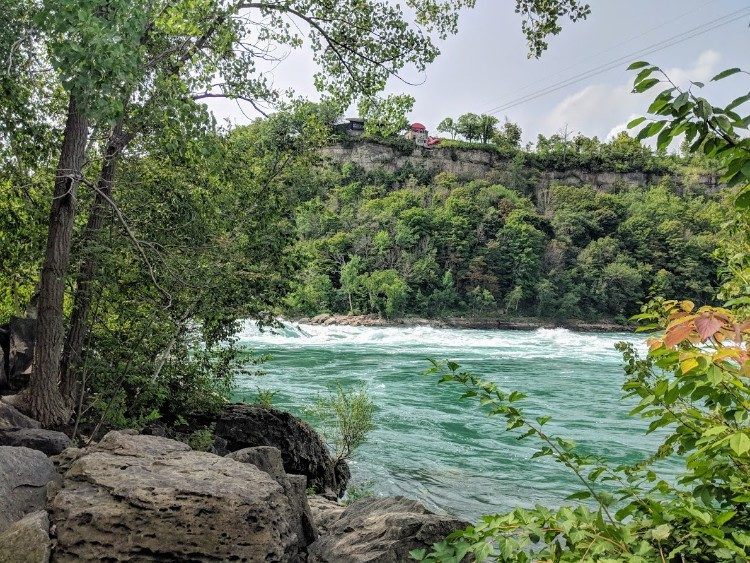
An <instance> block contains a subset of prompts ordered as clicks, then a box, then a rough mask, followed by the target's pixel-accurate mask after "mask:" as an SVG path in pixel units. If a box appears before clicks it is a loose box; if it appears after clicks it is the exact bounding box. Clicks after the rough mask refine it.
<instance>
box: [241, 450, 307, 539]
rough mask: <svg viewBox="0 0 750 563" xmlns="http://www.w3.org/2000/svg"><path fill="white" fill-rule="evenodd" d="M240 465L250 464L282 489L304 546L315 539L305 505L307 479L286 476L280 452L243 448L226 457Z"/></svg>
mask: <svg viewBox="0 0 750 563" xmlns="http://www.w3.org/2000/svg"><path fill="white" fill-rule="evenodd" d="M227 457H228V458H230V459H234V460H235V461H239V462H241V463H250V464H252V465H254V466H255V467H257V468H258V469H260V470H261V471H264V472H266V473H268V474H269V475H270V476H271V477H273V479H274V480H275V481H276V482H277V483H278V484H279V485H281V487H282V488H283V489H284V494H285V495H286V497H287V498H288V499H289V504H290V506H291V507H292V511H293V513H294V515H295V524H296V525H295V530H296V532H297V535H298V536H299V537H301V538H304V541H305V545H308V544H311V543H312V542H314V541H315V540H316V539H317V534H316V532H315V526H314V525H313V521H312V514H311V513H310V506H309V505H308V504H307V477H305V476H304V475H287V474H286V472H285V471H284V465H283V462H282V460H281V452H280V451H279V450H278V449H277V448H274V447H272V446H259V447H257V448H245V449H243V450H239V451H236V452H232V453H230V454H229V455H227Z"/></svg>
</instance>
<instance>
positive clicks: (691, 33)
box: [484, 7, 750, 114]
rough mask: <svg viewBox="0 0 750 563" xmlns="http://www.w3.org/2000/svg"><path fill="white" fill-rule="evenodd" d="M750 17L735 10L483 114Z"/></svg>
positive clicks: (747, 10) (747, 12) (747, 11)
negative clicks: (738, 19) (741, 18)
mask: <svg viewBox="0 0 750 563" xmlns="http://www.w3.org/2000/svg"><path fill="white" fill-rule="evenodd" d="M746 15H750V7H746V8H742V9H740V10H736V11H734V12H731V13H729V14H726V15H724V16H722V17H720V18H717V19H715V20H712V21H710V22H707V23H705V24H701V25H699V26H696V27H694V28H692V29H689V30H688V31H686V32H683V33H680V34H679V35H674V36H672V37H670V38H668V39H665V40H663V41H659V42H657V43H654V44H652V45H649V46H648V47H644V48H643V49H640V50H638V51H634V52H632V53H628V54H627V55H624V56H622V57H618V58H617V59H614V60H611V61H609V62H608V63H604V64H602V65H599V66H597V67H594V68H592V69H589V70H587V71H584V72H582V73H579V74H576V75H574V76H571V77H569V78H566V79H565V80H563V81H561V82H558V83H557V84H553V85H550V86H547V87H545V88H542V89H540V90H537V91H535V92H531V93H530V94H527V95H524V96H521V97H519V98H516V99H514V100H510V101H508V102H506V103H504V104H501V105H499V106H496V107H494V108H492V109H490V110H488V111H486V112H484V113H487V114H497V113H501V112H503V111H506V110H508V109H510V108H513V107H516V106H518V105H521V104H524V103H526V102H529V101H531V100H535V99H537V98H540V97H542V96H546V95H547V94H551V93H553V92H556V91H558V90H561V89H562V88H565V87H567V86H571V85H573V84H577V83H578V82H581V81H583V80H586V79H588V78H591V77H594V76H597V75H599V74H602V73H604V72H607V71H609V70H612V69H614V68H617V67H618V66H619V65H621V64H623V63H624V62H627V61H632V60H633V58H634V57H642V56H645V55H650V54H653V53H656V52H658V51H662V50H664V49H667V48H669V47H672V46H674V45H677V44H679V43H683V42H685V41H687V40H688V39H692V38H693V37H697V36H699V35H703V34H704V33H708V32H709V31H713V30H714V29H718V28H720V27H723V26H725V25H727V24H729V23H732V22H734V21H736V19H737V18H740V17H743V16H746Z"/></svg>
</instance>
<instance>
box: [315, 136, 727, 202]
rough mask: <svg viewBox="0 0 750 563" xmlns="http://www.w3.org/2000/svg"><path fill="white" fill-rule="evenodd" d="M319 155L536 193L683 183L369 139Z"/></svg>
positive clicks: (701, 184) (711, 178) (707, 183)
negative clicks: (561, 187)
mask: <svg viewBox="0 0 750 563" xmlns="http://www.w3.org/2000/svg"><path fill="white" fill-rule="evenodd" d="M321 154H322V156H323V157H324V158H325V159H327V160H329V161H330V162H332V163H335V164H344V163H347V162H351V163H353V164H356V165H358V166H360V167H362V168H363V169H364V170H365V171H367V172H373V171H377V170H383V171H386V172H396V171H398V170H401V169H403V168H406V167H410V168H413V169H415V170H419V169H422V170H426V171H428V172H430V173H433V174H436V173H439V172H449V173H451V174H455V175H456V176H457V177H459V178H461V179H465V180H474V179H480V178H486V179H490V180H494V181H499V182H502V183H509V182H508V181H507V180H508V178H509V177H510V176H513V175H514V176H519V175H520V176H522V177H523V178H524V181H526V182H528V183H530V184H531V185H533V186H534V188H535V189H537V190H538V189H540V188H544V187H547V186H549V185H550V184H551V183H558V184H566V185H591V186H594V187H595V188H597V189H599V190H602V191H613V190H616V189H618V188H621V187H628V186H645V185H649V184H653V183H657V182H659V181H660V180H661V179H662V178H664V177H665V176H672V177H673V179H674V181H675V184H676V185H677V187H678V188H680V187H683V186H684V183H685V179H684V178H683V177H682V175H680V174H675V173H670V172H664V173H654V172H645V171H629V172H617V171H597V172H592V171H587V170H580V169H574V168H571V169H566V170H540V169H537V168H535V167H528V166H523V165H519V164H518V163H517V162H515V161H514V160H513V159H511V158H508V157H505V156H503V155H501V154H499V153H497V152H493V151H489V150H481V149H469V148H458V147H434V148H429V149H428V148H423V147H418V146H414V147H413V148H411V147H408V146H406V145H405V146H395V145H390V144H381V143H377V142H374V141H369V140H347V141H345V142H342V143H337V144H334V145H331V146H328V147H325V148H324V149H322V150H321ZM691 183H692V184H693V185H695V186H697V187H698V188H699V189H701V190H702V191H707V192H709V193H710V192H714V191H716V190H717V189H718V187H719V184H718V179H717V177H716V175H715V174H708V173H706V174H699V175H698V176H697V177H696V178H693V179H692V182H691Z"/></svg>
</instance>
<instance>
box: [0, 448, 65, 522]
mask: <svg viewBox="0 0 750 563" xmlns="http://www.w3.org/2000/svg"><path fill="white" fill-rule="evenodd" d="M59 478H60V477H59V475H58V474H57V472H56V471H55V466H54V465H53V464H52V461H50V460H49V458H47V456H45V455H44V454H43V453H42V452H40V451H37V450H32V449H29V448H14V447H9V446H0V532H1V531H3V530H5V529H6V528H7V527H8V526H9V525H10V524H11V523H13V522H15V521H16V520H20V519H21V518H23V517H24V516H25V515H26V514H29V513H31V512H35V511H38V510H41V509H43V508H44V505H45V502H46V497H47V493H46V486H47V484H48V483H50V482H54V481H57V480H59Z"/></svg>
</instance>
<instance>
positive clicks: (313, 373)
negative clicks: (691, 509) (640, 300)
mask: <svg viewBox="0 0 750 563" xmlns="http://www.w3.org/2000/svg"><path fill="white" fill-rule="evenodd" d="M621 340H628V341H631V342H633V343H635V345H636V347H637V348H638V349H641V350H642V349H643V348H644V339H643V338H642V337H639V336H635V335H632V334H627V333H623V334H603V333H579V332H571V331H569V330H566V329H538V330H535V331H505V330H465V329H463V330H454V329H437V328H429V327H414V328H381V327H350V326H318V325H305V324H302V325H300V324H295V323H287V324H286V326H285V328H283V329H266V330H264V331H260V330H258V328H257V327H256V326H255V324H254V323H247V325H246V326H245V328H244V330H243V332H242V334H241V336H240V342H241V344H242V345H243V346H244V347H246V348H248V349H251V350H253V351H254V352H256V353H261V354H268V355H270V356H271V359H270V360H269V361H268V362H267V363H265V364H264V365H263V370H264V371H265V372H267V374H266V375H264V376H261V377H244V378H241V379H240V381H239V382H238V383H239V385H238V390H237V394H236V397H237V398H241V399H247V400H249V399H252V397H254V396H255V395H256V393H257V388H258V387H261V388H264V389H271V390H273V391H275V392H276V395H275V396H274V400H273V402H274V406H276V407H277V408H281V409H286V410H289V411H291V412H293V413H295V414H297V415H300V416H302V417H303V418H306V419H308V420H309V421H310V422H311V423H313V425H314V424H315V421H314V419H313V418H312V417H311V416H310V414H309V412H307V411H306V409H307V408H309V406H310V405H312V403H314V401H315V399H316V398H317V397H319V396H321V395H324V394H326V393H327V392H329V391H330V390H333V389H335V388H336V386H337V385H342V386H344V387H351V386H355V385H363V386H364V387H365V388H366V389H367V391H368V393H369V394H370V396H371V397H372V400H373V402H374V403H375V405H376V407H377V412H376V415H375V430H373V432H372V433H371V434H370V435H369V437H368V440H367V442H366V443H365V444H364V445H363V446H362V447H361V448H360V449H359V450H357V452H356V453H355V456H354V459H353V460H352V461H351V462H350V466H351V468H352V475H353V479H352V482H353V483H354V485H355V486H360V487H364V488H370V489H372V491H373V492H374V493H375V494H380V495H397V494H400V495H404V496H407V497H410V498H415V499H417V500H420V501H422V502H423V503H425V504H426V505H427V506H429V507H430V508H432V509H433V510H438V511H445V512H448V513H451V514H454V515H457V516H461V517H464V518H469V519H473V518H476V517H477V516H479V515H481V514H486V513H491V512H497V511H502V510H507V509H510V508H513V507H514V506H533V505H534V504H537V503H540V504H544V505H547V506H556V505H560V504H562V503H564V502H565V501H564V499H565V497H566V496H567V495H568V494H570V493H572V492H575V491H577V490H579V489H580V487H579V485H578V484H577V483H576V480H575V478H574V477H573V476H572V475H571V474H569V472H568V471H567V470H566V469H565V468H564V467H563V466H561V465H560V464H557V463H555V462H553V461H551V460H549V459H546V458H541V459H539V458H537V459H531V456H532V454H533V452H534V451H536V449H538V444H537V443H536V442H534V441H533V440H532V439H527V440H523V441H518V440H517V439H516V437H515V436H516V435H515V434H512V433H509V432H506V431H505V424H504V419H502V418H489V417H487V416H486V415H485V414H484V413H482V412H481V411H480V410H479V408H478V406H477V403H476V402H474V401H472V400H463V401H460V400H459V399H458V398H459V396H460V394H461V390H460V389H459V388H458V387H457V386H455V385H450V384H443V385H438V384H437V382H436V378H435V377H434V376H433V377H428V376H425V375H423V372H424V371H425V369H426V368H428V367H429V362H428V359H429V358H434V359H437V360H446V359H447V360H453V361H456V362H458V363H459V364H461V366H462V367H463V368H466V369H469V370H470V371H472V372H474V373H475V374H477V375H480V376H482V377H484V378H486V379H490V380H492V381H495V382H496V383H498V384H500V385H501V387H502V388H504V389H506V390H520V391H523V392H525V393H527V394H528V398H527V399H526V400H525V401H523V403H520V404H522V405H523V406H524V407H525V408H526V409H527V411H528V412H529V413H530V414H532V415H534V416H539V415H542V414H546V415H550V416H551V417H552V419H551V421H550V422H549V423H548V425H547V426H546V428H548V429H549V431H550V432H551V433H553V434H556V435H560V436H563V437H566V438H570V439H572V440H573V441H575V442H576V443H577V444H579V445H580V446H581V447H582V448H585V449H586V450H588V451H591V452H595V453H596V454H598V455H601V456H604V457H605V458H608V459H609V460H611V461H612V462H614V463H620V462H626V461H628V462H631V461H635V460H638V459H641V458H643V457H645V456H646V455H647V454H648V453H651V452H653V451H654V449H655V447H656V445H657V444H658V442H659V439H658V437H656V436H646V435H645V428H646V425H647V423H646V422H644V421H642V420H639V419H635V418H632V417H629V416H628V414H627V413H628V411H629V410H630V409H631V408H632V407H633V406H634V402H633V401H632V400H627V401H626V400H622V399H621V395H622V393H621V389H620V387H621V385H622V382H623V380H624V374H623V371H622V357H621V355H620V353H619V352H617V351H616V350H615V348H614V346H615V344H616V343H617V342H618V341H621ZM664 469H665V473H662V475H664V476H665V477H674V474H670V472H671V471H673V470H674V466H666V467H665V468H664Z"/></svg>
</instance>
